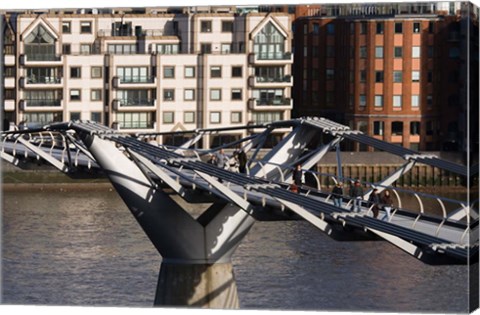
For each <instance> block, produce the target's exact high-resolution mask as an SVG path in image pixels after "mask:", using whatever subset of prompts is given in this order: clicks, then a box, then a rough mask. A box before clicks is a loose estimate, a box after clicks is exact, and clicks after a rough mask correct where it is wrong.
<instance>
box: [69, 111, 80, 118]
mask: <svg viewBox="0 0 480 315" xmlns="http://www.w3.org/2000/svg"><path fill="white" fill-rule="evenodd" d="M80 114H81V113H79V112H70V120H80Z"/></svg>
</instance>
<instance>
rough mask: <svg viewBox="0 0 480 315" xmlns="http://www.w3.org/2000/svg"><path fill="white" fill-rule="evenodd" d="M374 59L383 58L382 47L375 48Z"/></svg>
mask: <svg viewBox="0 0 480 315" xmlns="http://www.w3.org/2000/svg"><path fill="white" fill-rule="evenodd" d="M375 58H383V46H377V47H375Z"/></svg>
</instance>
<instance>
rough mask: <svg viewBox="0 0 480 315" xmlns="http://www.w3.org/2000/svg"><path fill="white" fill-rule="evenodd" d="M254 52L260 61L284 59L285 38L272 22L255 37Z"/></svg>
mask: <svg viewBox="0 0 480 315" xmlns="http://www.w3.org/2000/svg"><path fill="white" fill-rule="evenodd" d="M253 51H254V52H255V54H256V55H257V58H259V59H283V58H284V55H285V37H284V36H283V35H282V34H281V33H280V32H279V31H278V29H277V28H276V27H275V26H274V25H273V24H272V23H271V22H270V23H268V24H267V25H265V27H264V28H263V29H262V30H261V31H260V32H259V33H258V34H257V35H256V36H255V38H254V44H253Z"/></svg>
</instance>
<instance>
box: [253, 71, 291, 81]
mask: <svg viewBox="0 0 480 315" xmlns="http://www.w3.org/2000/svg"><path fill="white" fill-rule="evenodd" d="M283 71H284V70H283V67H256V68H255V78H256V80H257V82H282V81H283V78H284V75H283V73H284V72H283Z"/></svg>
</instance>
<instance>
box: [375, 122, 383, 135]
mask: <svg viewBox="0 0 480 315" xmlns="http://www.w3.org/2000/svg"><path fill="white" fill-rule="evenodd" d="M384 129H385V123H384V122H383V121H374V122H373V134H374V135H375V136H383V130H384Z"/></svg>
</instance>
